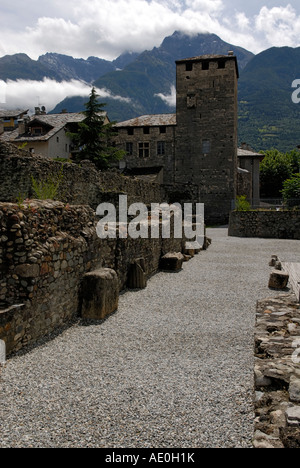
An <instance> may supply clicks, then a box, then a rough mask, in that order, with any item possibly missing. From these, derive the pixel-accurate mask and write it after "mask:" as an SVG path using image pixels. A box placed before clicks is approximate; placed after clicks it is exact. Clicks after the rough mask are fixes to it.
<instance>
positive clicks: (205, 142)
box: [202, 140, 211, 154]
mask: <svg viewBox="0 0 300 468" xmlns="http://www.w3.org/2000/svg"><path fill="white" fill-rule="evenodd" d="M210 151H211V144H210V140H202V153H203V154H208V153H210Z"/></svg>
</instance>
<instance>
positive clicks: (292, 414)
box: [285, 406, 300, 426]
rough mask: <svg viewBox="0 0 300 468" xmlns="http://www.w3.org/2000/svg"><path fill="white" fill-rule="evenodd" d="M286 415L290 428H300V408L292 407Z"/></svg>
mask: <svg viewBox="0 0 300 468" xmlns="http://www.w3.org/2000/svg"><path fill="white" fill-rule="evenodd" d="M285 414H286V420H287V423H288V424H289V425H290V426H300V406H290V407H289V408H288V409H287V410H286V412H285Z"/></svg>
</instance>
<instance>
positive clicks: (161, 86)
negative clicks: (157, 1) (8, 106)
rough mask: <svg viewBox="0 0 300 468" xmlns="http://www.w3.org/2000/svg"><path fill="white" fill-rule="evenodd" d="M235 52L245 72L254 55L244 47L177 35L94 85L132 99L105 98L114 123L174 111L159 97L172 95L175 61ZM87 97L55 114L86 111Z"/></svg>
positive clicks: (68, 103) (200, 36)
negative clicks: (230, 51)
mask: <svg viewBox="0 0 300 468" xmlns="http://www.w3.org/2000/svg"><path fill="white" fill-rule="evenodd" d="M229 50H234V52H235V54H236V55H237V58H238V62H239V67H240V68H241V69H242V68H244V67H245V66H246V64H247V63H248V62H249V60H251V59H252V57H253V56H254V55H253V54H252V53H251V52H249V51H247V50H245V49H242V48H241V47H236V46H233V45H232V44H228V43H227V42H224V41H222V39H220V38H219V37H218V36H216V35H215V34H198V35H195V36H193V37H191V36H188V35H186V34H183V33H180V32H175V33H174V34H173V35H172V36H169V37H167V38H165V39H164V41H163V43H162V44H161V46H160V47H158V48H157V47H155V48H154V49H152V50H151V51H145V52H143V53H142V54H140V55H139V56H138V57H137V58H136V59H135V60H134V61H132V62H131V63H129V64H128V65H127V66H125V67H124V68H123V70H121V71H112V72H109V73H107V74H105V75H103V76H101V77H99V79H97V80H96V81H95V82H94V85H95V86H96V87H97V88H99V89H103V88H104V89H108V90H110V91H111V93H112V94H113V95H115V96H121V97H123V98H127V99H128V98H129V99H130V102H126V103H125V102H121V101H117V100H115V99H110V98H104V100H105V102H106V103H107V111H108V114H109V116H110V118H111V119H112V120H119V121H120V120H126V119H129V118H133V117H136V116H138V115H141V114H155V113H166V112H172V111H174V107H170V106H169V105H168V104H167V103H166V102H165V101H164V100H163V99H161V98H160V97H158V96H157V95H158V94H163V95H166V96H168V95H170V93H171V88H172V86H175V81H176V66H175V61H176V60H178V59H182V58H187V57H193V56H197V55H204V54H225V55H227V54H228V51H229ZM84 102H86V98H81V99H80V98H67V99H65V100H64V101H62V102H61V103H59V104H58V105H57V106H56V107H55V109H54V110H53V112H60V111H61V110H62V109H64V108H66V109H68V111H69V112H75V111H76V112H77V111H80V110H82V109H83V106H84Z"/></svg>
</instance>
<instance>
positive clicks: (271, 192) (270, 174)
mask: <svg viewBox="0 0 300 468" xmlns="http://www.w3.org/2000/svg"><path fill="white" fill-rule="evenodd" d="M264 155H265V157H264V160H263V161H262V163H261V166H260V180H261V194H262V197H264V198H281V196H282V193H281V191H282V189H283V183H284V181H285V180H287V179H290V178H291V177H292V175H293V172H294V169H295V165H294V160H293V156H292V155H291V154H290V153H286V154H285V153H280V152H279V151H278V150H276V149H272V150H270V151H266V152H265V153H264Z"/></svg>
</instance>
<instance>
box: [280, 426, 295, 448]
mask: <svg viewBox="0 0 300 468" xmlns="http://www.w3.org/2000/svg"><path fill="white" fill-rule="evenodd" d="M280 439H281V440H282V442H283V445H284V447H285V448H300V429H298V428H295V427H293V428H291V427H285V428H281V429H280Z"/></svg>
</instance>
